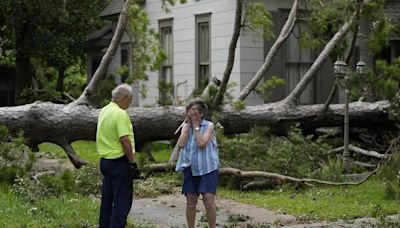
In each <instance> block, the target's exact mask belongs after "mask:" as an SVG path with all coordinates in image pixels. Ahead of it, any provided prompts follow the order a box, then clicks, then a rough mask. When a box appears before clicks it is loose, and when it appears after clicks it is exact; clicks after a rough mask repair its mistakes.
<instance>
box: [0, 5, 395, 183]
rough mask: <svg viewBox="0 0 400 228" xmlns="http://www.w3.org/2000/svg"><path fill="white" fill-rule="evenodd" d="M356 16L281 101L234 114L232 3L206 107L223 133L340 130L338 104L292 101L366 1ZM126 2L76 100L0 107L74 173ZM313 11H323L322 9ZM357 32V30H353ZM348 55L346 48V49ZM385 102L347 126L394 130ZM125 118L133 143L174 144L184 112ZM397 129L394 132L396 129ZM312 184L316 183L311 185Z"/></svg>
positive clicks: (354, 109) (3, 119)
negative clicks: (225, 46)
mask: <svg viewBox="0 0 400 228" xmlns="http://www.w3.org/2000/svg"><path fill="white" fill-rule="evenodd" d="M298 2H299V1H297V0H295V1H294V3H293V6H292V9H291V11H290V14H289V17H288V19H287V21H286V24H285V25H284V27H283V29H282V31H281V33H280V35H279V36H278V38H277V39H276V41H275V43H274V45H272V48H271V49H270V51H269V53H268V54H267V56H266V58H265V62H264V64H263V65H262V66H261V67H260V69H259V70H258V71H257V73H256V75H255V76H254V78H253V79H252V80H251V81H250V82H249V84H248V85H247V86H246V87H245V88H244V89H243V91H242V92H241V94H240V96H239V97H238V98H237V100H236V102H238V101H243V100H244V99H245V98H246V97H247V96H248V95H249V93H250V92H251V91H253V90H255V89H256V87H257V85H258V83H259V82H260V81H261V79H262V78H263V75H265V73H266V72H267V71H268V69H269V67H270V65H271V62H272V60H273V58H274V57H275V55H276V53H277V51H278V50H279V48H280V47H281V46H282V44H283V43H284V42H285V40H286V39H287V37H288V36H289V34H290V33H291V31H292V29H293V26H294V24H295V23H296V18H297V12H298V8H299V6H298ZM357 2H358V3H357V7H356V8H357V12H358V13H352V14H349V16H348V17H344V18H345V20H344V21H341V22H342V23H341V26H340V27H338V28H337V29H336V30H335V29H333V30H332V31H330V32H331V33H332V36H331V37H330V38H329V39H327V40H326V42H325V43H324V47H323V49H322V51H321V52H320V54H319V55H318V57H317V58H316V60H315V61H314V63H313V64H312V65H311V67H310V69H309V70H308V71H307V72H306V73H305V75H304V76H303V77H302V78H301V80H300V81H299V83H298V84H297V86H296V87H295V88H294V90H293V91H292V92H291V93H290V94H289V95H288V96H287V97H286V98H285V99H283V100H281V101H279V102H275V103H268V104H263V105H256V106H249V107H246V108H245V109H242V110H238V109H236V108H234V107H233V105H230V104H224V103H223V101H224V99H223V96H224V93H225V90H226V85H227V83H228V81H229V75H230V73H231V70H232V67H233V64H234V59H235V58H234V53H235V48H236V43H237V40H238V37H239V35H240V29H241V28H242V27H243V25H244V22H243V20H245V19H246V17H245V18H241V15H243V12H242V9H243V8H242V6H246V5H243V4H244V3H245V1H244V0H238V1H237V7H236V9H237V10H236V20H235V26H234V33H233V36H232V40H231V44H230V46H229V58H228V61H227V67H226V70H225V72H224V76H223V79H222V82H221V85H220V87H219V91H218V93H217V95H216V96H215V99H214V101H213V105H212V107H213V108H214V111H215V112H217V113H218V121H219V123H220V124H221V125H222V126H223V127H224V133H225V134H232V133H242V132H247V131H248V130H249V129H250V128H251V127H252V126H255V125H258V126H269V127H270V128H271V129H272V130H273V131H275V132H276V133H278V134H283V133H285V131H287V129H289V127H290V126H291V125H293V124H295V123H300V126H301V127H302V128H303V129H306V130H309V131H312V130H314V129H316V128H318V127H336V126H342V124H343V115H344V105H342V104H335V105H329V108H328V109H327V108H326V106H325V105H324V104H314V105H297V104H296V100H297V99H298V98H299V97H300V95H301V94H302V92H303V91H304V90H305V88H306V86H307V84H308V83H309V82H310V81H311V79H312V78H313V77H315V73H316V72H317V71H318V70H319V69H320V67H321V66H322V64H323V63H324V62H326V61H327V59H328V58H329V56H330V55H331V54H332V53H333V52H334V51H337V50H336V49H335V48H336V47H337V46H340V45H339V44H341V43H343V42H344V39H345V38H346V36H347V34H348V33H349V32H350V31H351V30H352V29H353V27H354V26H355V24H357V23H359V22H358V21H359V20H358V18H359V16H358V14H359V13H360V12H362V7H363V5H367V6H368V7H370V8H371V7H372V6H370V5H368V4H370V2H369V1H367V0H366V1H357ZM131 3H132V1H130V0H128V1H126V2H125V4H124V7H123V9H122V11H121V13H120V16H119V19H118V24H117V28H116V30H115V33H114V36H113V38H112V40H111V43H110V45H109V47H108V49H107V51H106V53H105V54H104V56H103V58H102V60H101V63H100V65H99V67H98V68H97V70H96V72H95V74H94V75H93V77H92V79H91V81H90V82H89V84H88V85H87V87H86V88H85V89H84V91H83V92H82V94H81V96H80V97H79V98H78V99H77V100H75V101H74V102H71V103H69V104H67V105H61V104H54V103H50V102H35V103H32V104H27V105H22V106H16V107H2V108H0V124H3V125H6V126H7V127H8V128H9V129H10V130H11V131H13V132H17V131H20V130H22V131H23V132H24V134H25V135H26V137H27V139H28V141H29V144H30V146H31V147H32V148H34V149H35V148H37V146H38V144H40V143H42V142H52V143H55V144H57V145H60V146H61V147H62V148H63V149H64V150H65V152H66V153H67V155H68V157H69V159H70V160H71V162H72V163H73V165H74V166H75V167H76V168H79V167H81V166H82V165H85V164H86V161H84V160H83V159H81V158H79V156H78V155H77V154H76V153H75V152H74V150H73V148H72V146H71V143H72V142H73V141H76V140H94V139H95V133H96V122H97V116H98V113H99V109H95V108H93V107H92V100H91V97H92V95H93V94H95V93H96V89H97V88H98V85H99V83H100V82H101V80H102V79H103V78H104V75H105V74H106V71H107V68H108V65H109V64H110V62H111V60H112V57H113V56H114V54H115V52H116V49H117V47H118V45H119V43H120V41H121V38H122V35H123V32H124V28H125V26H126V24H127V20H128V14H127V10H128V8H129V6H130V4H131ZM319 7H321V8H323V7H325V6H324V5H320V6H319ZM356 27H357V26H356ZM350 50H351V49H350ZM390 107H391V103H390V102H389V101H387V100H382V101H376V102H372V103H370V102H361V101H360V102H354V103H351V104H350V110H349V115H350V121H351V123H352V127H362V128H368V129H372V130H377V129H395V128H396V126H398V125H397V122H396V121H395V120H393V119H390V118H389V115H388V110H389V108H390ZM128 113H129V115H130V117H131V120H132V123H133V127H134V132H135V139H136V142H137V143H138V144H142V145H143V144H144V143H146V142H151V141H155V140H161V139H174V138H177V135H176V134H174V132H175V130H176V128H177V127H178V126H179V125H180V124H181V122H182V120H183V118H184V116H185V109H184V107H179V106H178V107H173V106H169V107H160V108H130V109H129V110H128ZM397 130H398V129H397ZM153 167H154V169H155V170H165V169H166V167H167V165H163V164H160V165H153ZM221 174H226V175H236V176H240V175H242V176H254V175H255V174H256V176H257V175H260V176H261V177H263V176H264V177H266V176H268V177H270V178H277V179H282V178H283V179H288V180H294V179H290V178H288V177H285V176H282V175H278V174H271V175H266V174H265V173H264V174H262V173H261V174H260V173H248V172H242V171H240V170H236V169H233V168H230V169H223V170H221ZM297 180H298V182H302V183H303V182H304V183H305V182H307V183H310V182H313V181H314V180H306V179H302V180H300V179H296V181H297ZM315 182H318V181H315Z"/></svg>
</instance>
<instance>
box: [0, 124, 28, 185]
mask: <svg viewBox="0 0 400 228" xmlns="http://www.w3.org/2000/svg"><path fill="white" fill-rule="evenodd" d="M24 143H25V139H24V138H23V136H22V134H18V135H17V136H16V137H12V136H11V135H10V134H9V132H8V129H7V128H6V127H5V126H0V181H2V182H6V183H13V182H14V179H15V178H17V177H18V176H23V175H24V174H25V173H26V172H28V171H30V169H31V167H32V163H33V160H34V156H33V154H32V153H31V150H30V149H29V148H28V147H27V146H26V145H25V144H24Z"/></svg>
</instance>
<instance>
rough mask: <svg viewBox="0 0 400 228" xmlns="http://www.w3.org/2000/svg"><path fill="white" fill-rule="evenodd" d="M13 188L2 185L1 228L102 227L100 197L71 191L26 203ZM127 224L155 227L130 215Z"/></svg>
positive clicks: (129, 225) (0, 194)
mask: <svg viewBox="0 0 400 228" xmlns="http://www.w3.org/2000/svg"><path fill="white" fill-rule="evenodd" d="M11 188H12V186H10V185H7V184H3V183H2V184H0V205H1V208H0V227H30V228H43V227H98V218H99V209H100V200H94V199H92V198H89V197H86V196H83V195H80V194H76V193H68V194H63V195H60V196H58V197H46V198H43V199H41V200H38V201H35V202H26V201H24V200H23V199H21V198H20V197H18V196H17V195H15V194H14V193H13V192H11V191H10V189H11ZM126 227H129V228H132V227H135V228H144V227H146V228H149V227H155V226H154V225H152V224H150V223H146V222H142V221H133V220H132V219H131V218H128V221H127V226H126Z"/></svg>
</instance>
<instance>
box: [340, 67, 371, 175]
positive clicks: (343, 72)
mask: <svg viewBox="0 0 400 228" xmlns="http://www.w3.org/2000/svg"><path fill="white" fill-rule="evenodd" d="M365 66H366V64H365V62H364V61H359V62H358V63H357V66H356V71H357V74H358V75H363V74H364V71H365ZM334 72H335V74H336V76H337V77H338V78H339V79H342V80H344V83H342V84H341V85H342V86H343V88H344V103H345V106H344V126H343V127H344V135H343V138H344V139H343V141H344V142H343V154H342V157H343V170H344V172H346V173H347V172H349V171H350V166H351V165H350V152H349V124H350V120H349V93H350V91H349V90H350V89H349V86H350V80H349V75H350V69H349V68H348V67H347V64H346V63H345V62H344V61H342V60H337V61H336V62H335V63H334Z"/></svg>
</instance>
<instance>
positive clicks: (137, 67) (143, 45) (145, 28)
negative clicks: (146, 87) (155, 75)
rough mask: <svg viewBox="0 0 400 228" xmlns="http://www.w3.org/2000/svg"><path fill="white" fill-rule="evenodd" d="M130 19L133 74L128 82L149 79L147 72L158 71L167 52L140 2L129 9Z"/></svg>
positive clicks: (129, 30) (129, 29) (129, 31)
mask: <svg viewBox="0 0 400 228" xmlns="http://www.w3.org/2000/svg"><path fill="white" fill-rule="evenodd" d="M128 16H129V21H128V26H127V30H128V33H129V36H130V39H131V40H130V42H131V43H130V45H131V56H132V59H131V62H132V64H133V67H132V75H130V76H129V77H128V79H126V82H127V83H132V82H133V81H137V80H147V76H146V75H145V72H146V71H148V70H150V71H157V70H158V69H159V68H160V66H161V64H162V63H163V61H164V60H165V59H166V54H165V52H164V50H163V49H162V46H161V43H160V42H159V35H158V33H157V32H156V31H155V30H154V29H150V28H149V25H150V21H149V19H148V17H147V13H146V11H145V10H143V9H141V7H140V6H139V5H138V4H132V5H131V7H130V8H129V11H128Z"/></svg>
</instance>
